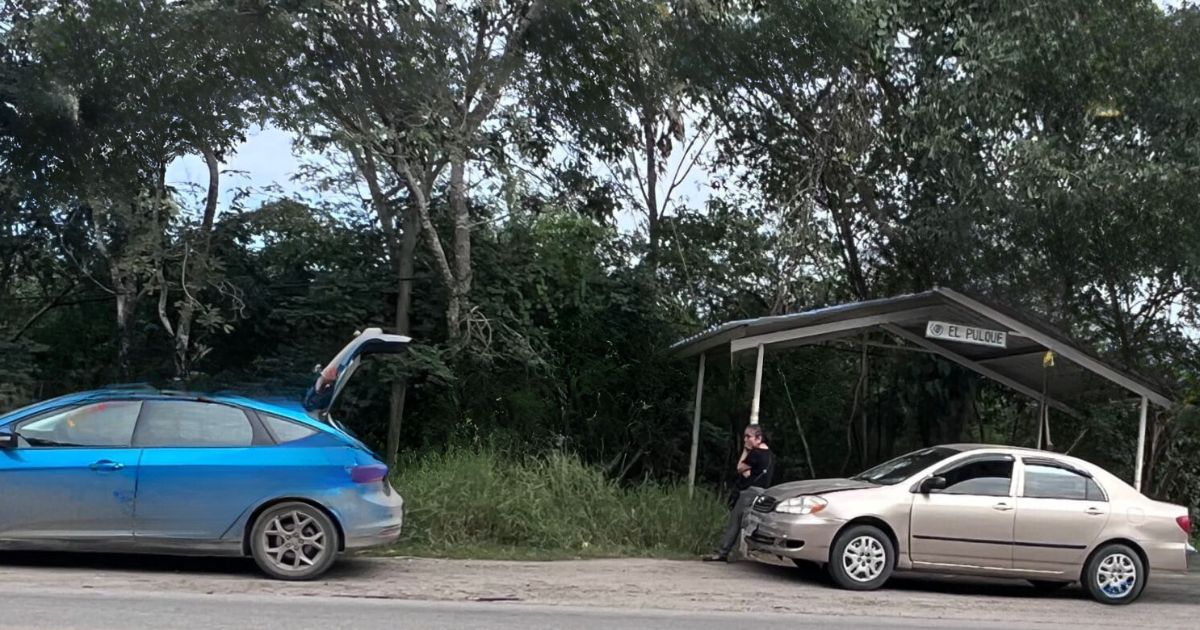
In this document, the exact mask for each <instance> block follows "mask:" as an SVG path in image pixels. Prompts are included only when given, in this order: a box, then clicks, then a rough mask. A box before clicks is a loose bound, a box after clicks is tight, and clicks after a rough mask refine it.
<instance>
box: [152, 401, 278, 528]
mask: <svg viewBox="0 0 1200 630" xmlns="http://www.w3.org/2000/svg"><path fill="white" fill-rule="evenodd" d="M133 443H134V444H135V445H137V446H139V447H141V448H142V449H143V450H142V462H141V468H140V474H139V478H138V493H137V511H136V514H135V517H134V536H135V538H136V539H137V541H138V542H139V544H154V543H155V542H164V543H170V542H173V541H175V542H178V541H193V542H195V543H203V542H209V543H216V542H217V541H218V540H220V539H221V538H222V534H224V533H225V532H226V530H228V529H229V526H230V525H232V524H233V523H234V521H236V520H237V519H238V517H239V516H240V515H241V514H242V513H243V512H245V511H246V510H247V509H248V508H249V507H250V506H252V505H254V504H255V503H256V502H257V501H259V500H260V499H261V497H262V496H263V493H264V492H265V491H266V489H268V488H270V487H271V486H272V485H274V483H273V480H272V479H271V476H272V471H271V469H270V467H269V466H264V464H265V463H266V461H267V460H269V453H270V451H273V450H274V449H273V448H272V447H270V446H269V444H270V443H271V441H270V438H269V437H267V435H266V433H265V431H263V430H262V428H261V426H260V425H259V424H258V423H257V422H254V421H252V419H251V417H250V416H249V415H247V413H246V412H245V411H243V410H242V409H239V408H237V407H234V406H231V405H225V404H221V403H214V402H203V401H196V400H152V401H146V403H145V407H144V408H143V409H142V415H141V418H140V419H139V420H138V425H137V430H136V431H134V435H133Z"/></svg>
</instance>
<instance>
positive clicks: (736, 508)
mask: <svg viewBox="0 0 1200 630" xmlns="http://www.w3.org/2000/svg"><path fill="white" fill-rule="evenodd" d="M762 492H763V489H762V488H755V487H751V488H746V489H745V490H742V492H741V493H740V494H738V499H737V503H735V504H734V505H733V510H731V511H730V512H729V520H728V521H727V522H726V523H725V533H724V534H722V535H721V546H720V547H719V548H717V554H718V555H721V556H728V555H729V552H731V551H733V548H734V547H736V546H737V543H738V536H739V535H740V534H741V532H742V517H743V516H745V514H746V510H749V509H750V505H751V504H753V503H754V500H755V499H757V498H758V496H759V495H761V494H762Z"/></svg>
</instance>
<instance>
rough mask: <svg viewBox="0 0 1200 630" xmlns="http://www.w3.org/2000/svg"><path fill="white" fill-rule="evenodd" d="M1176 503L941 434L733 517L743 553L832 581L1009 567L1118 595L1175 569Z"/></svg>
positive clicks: (778, 490)
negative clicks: (939, 439) (936, 441)
mask: <svg viewBox="0 0 1200 630" xmlns="http://www.w3.org/2000/svg"><path fill="white" fill-rule="evenodd" d="M1190 529H1191V523H1190V520H1189V518H1188V511H1187V508H1184V507H1182V506H1178V505H1171V504H1169V503H1162V502H1159V501H1154V500H1151V499H1149V498H1147V497H1145V496H1143V495H1142V494H1141V493H1139V492H1138V491H1137V490H1135V489H1133V488H1132V487H1131V486H1129V485H1128V484H1126V483H1125V482H1123V481H1121V480H1120V479H1118V478H1117V477H1115V476H1113V475H1112V474H1110V473H1108V472H1107V471H1105V470H1104V469H1102V468H1100V467H1098V466H1095V465H1093V464H1090V463H1088V462H1085V461H1083V460H1080V459H1077V458H1074V457H1068V456H1065V455H1060V454H1057V453H1049V452H1044V451H1037V450H1031V449H1020V448H1010V447H1004V446H988V445H978V444H952V445H947V446H935V447H932V448H927V449H923V450H920V451H916V452H913V453H909V454H907V455H904V456H901V457H897V458H896V459H893V460H891V461H889V462H885V463H883V464H880V465H879V466H876V467H874V468H872V469H870V470H868V471H866V472H864V473H862V474H860V475H857V476H855V477H851V478H849V479H822V480H812V481H798V482H794V483H785V484H781V485H778V486H774V487H772V488H770V489H768V490H766V491H765V492H764V493H763V494H762V495H761V496H760V497H758V499H756V500H755V502H754V504H753V506H752V509H751V510H749V511H748V513H747V515H746V518H745V521H744V522H743V535H744V537H745V540H746V546H747V552H748V554H749V556H750V557H751V558H753V559H755V560H759V561H761V562H770V563H775V564H778V563H786V562H796V563H797V564H803V563H805V562H812V563H817V564H821V565H825V566H826V568H827V569H828V571H829V574H830V576H831V577H832V578H833V581H834V582H835V583H836V584H837V585H838V586H841V587H842V588H847V589H854V590H872V589H876V588H879V587H880V586H882V585H883V584H884V582H886V581H887V580H888V578H889V577H891V575H892V572H893V571H895V570H901V571H925V572H931V573H942V574H961V575H977V576H987V577H1008V578H1019V579H1024V580H1028V581H1030V582H1032V583H1033V585H1034V586H1036V587H1038V588H1041V589H1045V590H1053V589H1056V588H1061V587H1063V586H1066V585H1068V584H1070V583H1072V582H1080V583H1081V584H1082V585H1083V586H1084V588H1086V589H1087V591H1088V592H1089V593H1090V594H1091V596H1092V597H1093V598H1095V599H1096V600H1097V601H1100V602H1103V603H1106V604H1128V603H1130V602H1132V601H1134V600H1136V599H1137V598H1138V596H1140V595H1141V593H1142V590H1143V589H1144V588H1145V587H1146V582H1147V580H1148V579H1149V577H1150V575H1151V574H1152V573H1158V572H1170V573H1183V572H1186V571H1187V555H1188V553H1189V551H1190V549H1191V547H1190V545H1189V544H1188V538H1189V534H1190Z"/></svg>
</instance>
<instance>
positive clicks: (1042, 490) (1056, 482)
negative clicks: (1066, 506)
mask: <svg viewBox="0 0 1200 630" xmlns="http://www.w3.org/2000/svg"><path fill="white" fill-rule="evenodd" d="M1021 496H1024V497H1028V498H1030V499H1068V500H1073V501H1105V500H1106V499H1105V497H1104V491H1103V490H1101V489H1100V486H1099V485H1097V484H1096V482H1095V481H1093V480H1091V479H1089V478H1087V477H1084V476H1083V475H1080V474H1079V473H1075V472H1072V471H1070V470H1067V469H1065V468H1055V467H1053V466H1041V465H1038V464H1028V463H1027V464H1025V491H1024V492H1023V493H1022V494H1021Z"/></svg>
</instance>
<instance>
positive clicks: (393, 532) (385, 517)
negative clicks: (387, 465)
mask: <svg viewBox="0 0 1200 630" xmlns="http://www.w3.org/2000/svg"><path fill="white" fill-rule="evenodd" d="M356 503H357V505H355V506H354V507H352V508H351V509H350V510H348V511H347V512H346V513H345V514H343V519H344V522H343V523H342V528H343V530H344V533H345V535H346V544H345V547H346V549H363V548H366V547H378V546H381V545H390V544H392V543H394V542H396V540H397V539H399V538H400V533H401V532H402V531H403V528H404V499H403V498H401V496H400V495H399V493H397V492H396V491H395V490H392V489H391V487H390V486H389V488H388V491H386V492H385V491H383V490H382V489H381V490H378V491H372V492H369V493H364V494H363V495H362V496H360V497H358V501H356Z"/></svg>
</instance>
